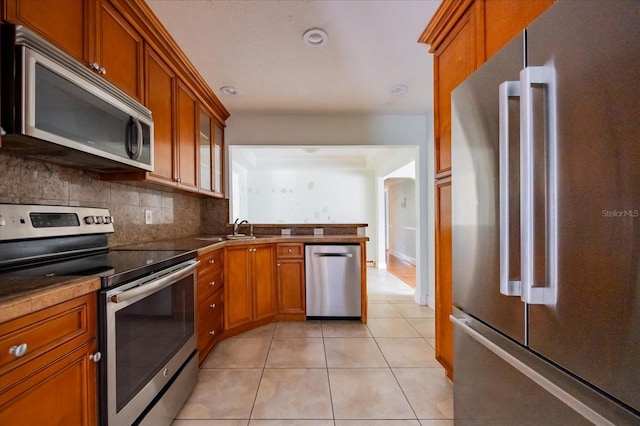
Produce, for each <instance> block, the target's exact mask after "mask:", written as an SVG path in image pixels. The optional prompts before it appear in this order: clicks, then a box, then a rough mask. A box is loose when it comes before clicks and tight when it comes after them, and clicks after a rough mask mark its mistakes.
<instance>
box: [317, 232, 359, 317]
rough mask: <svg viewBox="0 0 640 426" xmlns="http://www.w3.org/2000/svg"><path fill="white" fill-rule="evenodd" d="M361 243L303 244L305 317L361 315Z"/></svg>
mask: <svg viewBox="0 0 640 426" xmlns="http://www.w3.org/2000/svg"><path fill="white" fill-rule="evenodd" d="M360 266H361V263H360V245H359V244H348V245H325V244H323V245H319V244H306V245H305V270H306V273H305V275H306V287H307V295H306V298H307V318H327V317H331V318H339V319H359V318H361V300H362V295H361V288H362V287H361V276H360V274H361V272H360V271H361V269H360Z"/></svg>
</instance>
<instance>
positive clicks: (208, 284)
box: [196, 268, 224, 303]
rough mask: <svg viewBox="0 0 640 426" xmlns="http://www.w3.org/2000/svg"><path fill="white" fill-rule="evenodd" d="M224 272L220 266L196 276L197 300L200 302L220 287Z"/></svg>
mask: <svg viewBox="0 0 640 426" xmlns="http://www.w3.org/2000/svg"><path fill="white" fill-rule="evenodd" d="M223 280H224V272H223V269H222V268H216V269H213V270H211V271H209V272H208V273H206V274H204V275H202V276H199V277H198V284H197V295H196V297H197V299H196V300H197V301H198V303H200V302H202V301H203V300H205V299H206V298H208V297H209V296H211V295H212V294H213V293H214V292H215V291H217V290H219V289H221V288H222V287H223V283H224V281H223Z"/></svg>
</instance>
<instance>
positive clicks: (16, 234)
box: [0, 204, 114, 241]
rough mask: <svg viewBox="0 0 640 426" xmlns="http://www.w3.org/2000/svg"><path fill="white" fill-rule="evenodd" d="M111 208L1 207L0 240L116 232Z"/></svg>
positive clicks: (21, 205) (16, 205) (17, 205)
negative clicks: (110, 211)
mask: <svg viewBox="0 0 640 426" xmlns="http://www.w3.org/2000/svg"><path fill="white" fill-rule="evenodd" d="M113 222H114V220H113V217H112V216H111V214H110V213H109V210H108V209H102V208H95V207H74V206H46V205H34V204H0V241H8V240H20V239H29V238H43V237H60V236H72V235H83V234H105V233H110V232H113V230H114V228H113Z"/></svg>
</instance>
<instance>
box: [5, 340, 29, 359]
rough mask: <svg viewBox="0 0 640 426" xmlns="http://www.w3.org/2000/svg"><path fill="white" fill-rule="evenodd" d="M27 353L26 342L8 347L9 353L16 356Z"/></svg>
mask: <svg viewBox="0 0 640 426" xmlns="http://www.w3.org/2000/svg"><path fill="white" fill-rule="evenodd" d="M26 353H27V344H26V343H22V344H20V345H15V346H11V347H10V348H9V354H11V355H13V356H15V357H16V358H20V357H21V356H24V355H25V354H26Z"/></svg>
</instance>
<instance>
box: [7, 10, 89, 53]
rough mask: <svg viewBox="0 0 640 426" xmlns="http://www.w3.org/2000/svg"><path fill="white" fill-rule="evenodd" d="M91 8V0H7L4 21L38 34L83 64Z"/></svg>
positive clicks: (87, 49) (87, 43)
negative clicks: (19, 25)
mask: <svg viewBox="0 0 640 426" xmlns="http://www.w3.org/2000/svg"><path fill="white" fill-rule="evenodd" d="M3 3H4V2H3ZM91 5H92V0H80V1H79V0H7V1H6V18H7V20H8V21H11V22H13V23H15V24H21V25H24V26H25V27H27V28H29V29H31V30H33V31H35V32H37V33H38V34H40V35H41V36H43V37H45V38H46V39H48V40H49V41H51V42H52V43H54V44H55V45H57V46H58V47H60V48H61V49H62V50H64V51H66V52H67V53H69V54H70V55H71V56H73V57H74V58H76V59H77V60H79V61H81V62H86V60H87V58H88V57H89V38H88V31H89V16H90V11H89V7H90V6H91Z"/></svg>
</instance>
